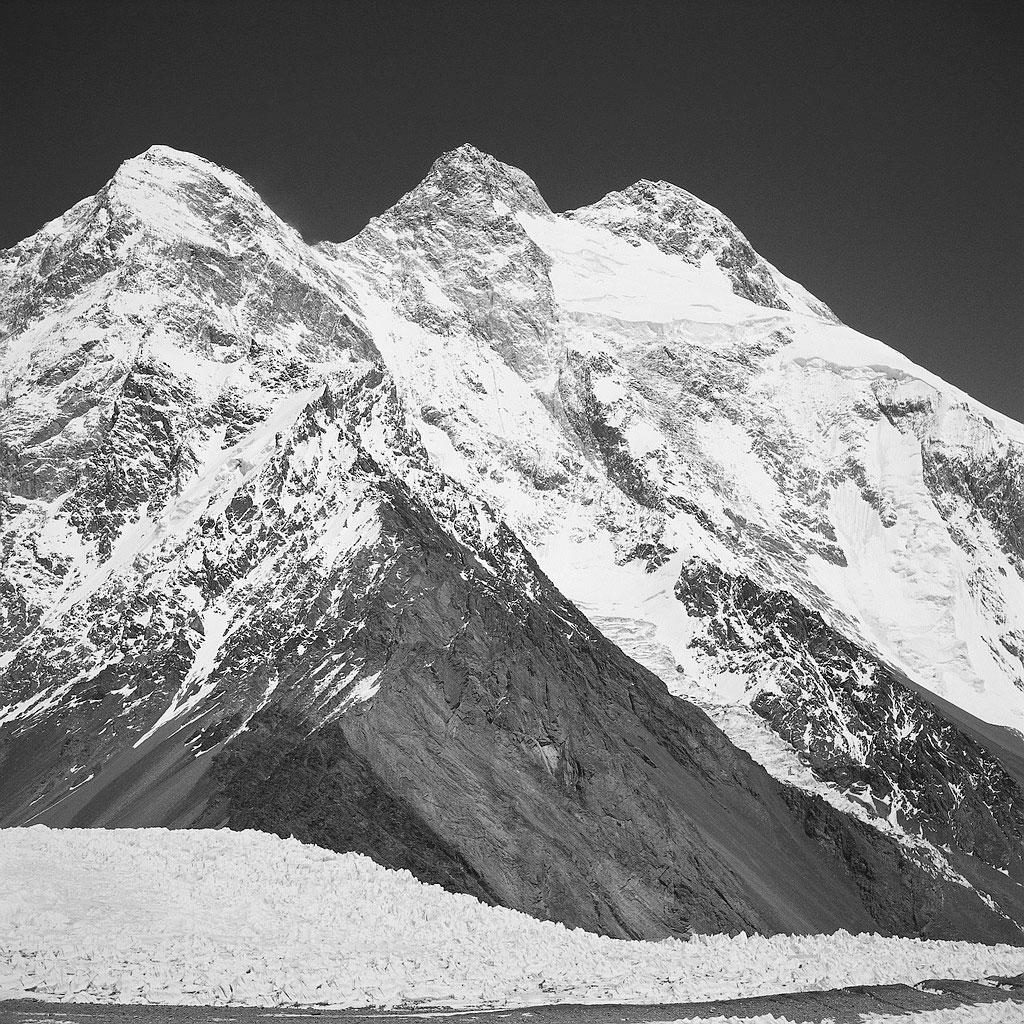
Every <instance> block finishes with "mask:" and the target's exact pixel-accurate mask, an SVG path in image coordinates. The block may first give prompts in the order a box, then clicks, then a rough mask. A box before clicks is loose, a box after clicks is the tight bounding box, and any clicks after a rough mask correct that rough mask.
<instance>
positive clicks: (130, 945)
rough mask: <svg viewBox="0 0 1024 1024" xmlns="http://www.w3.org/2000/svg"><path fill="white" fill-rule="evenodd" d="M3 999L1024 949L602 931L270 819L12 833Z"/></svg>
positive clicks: (443, 982)
mask: <svg viewBox="0 0 1024 1024" xmlns="http://www.w3.org/2000/svg"><path fill="white" fill-rule="evenodd" d="M0 936H2V937H3V938H2V945H0V998H2V997H4V996H6V997H20V996H24V995H29V996H34V997H36V998H42V999H51V1000H69V1001H70V1000H73V1001H77V1002H121V1003H145V1002H154V1003H191V1004H217V1005H223V1004H236V1005H265V1006H279V1005H313V1004H327V1005H336V1006H350V1007H356V1006H385V1007H386V1006H397V1005H409V1004H416V1003H421V1004H433V1005H442V1006H450V1007H469V1006H516V1005H528V1004H535V1003H548V1002H560V1001H575V1002H586V1003H594V1002H670V1001H691V1000H706V999H723V998H734V997H739V996H750V995H757V994H767V993H772V992H784V991H803V990H818V989H828V988H835V987H841V986H846V985H854V984H886V983H893V982H904V983H908V984H915V983H917V982H920V981H922V980H925V979H928V978H935V977H942V978H957V979H965V980H969V979H980V978H984V977H987V976H991V975H1003V976H1005V975H1013V974H1016V973H1020V972H1021V971H1022V970H1024V950H1021V949H1018V948H1014V947H1010V946H982V945H975V944H971V943H963V942H925V941H920V940H910V939H890V938H882V937H879V936H876V935H859V936H852V935H849V934H846V933H844V932H839V933H837V934H835V935H830V936H820V935H819V936H775V937H772V938H765V937H761V936H746V935H739V936H736V937H733V938H730V937H729V936H724V935H714V936H697V937H694V938H693V939H691V940H690V941H680V940H675V939H669V940H665V941H662V942H630V941H622V940H615V939H609V938H604V937H601V936H598V935H594V934H591V933H588V932H584V931H580V930H570V929H567V928H565V927H564V926H562V925H559V924H554V923H550V922H544V921H538V920H535V919H533V918H530V917H528V916H527V915H525V914H521V913H518V912H516V911H511V910H506V909H502V908H496V907H489V906H486V905H484V904H482V903H480V902H478V901H477V900H475V899H473V898H472V897H469V896H463V895H455V894H452V893H448V892H445V891H444V890H442V889H441V888H439V887H437V886H430V885H424V884H423V883H421V882H418V881H416V880H415V879H414V878H413V877H412V876H411V875H410V874H408V872H404V871H389V870H387V869H385V868H382V867H380V866H378V865H376V864H374V863H373V862H372V861H370V860H369V859H367V858H366V857H363V856H360V855H357V854H337V853H331V852H329V851H326V850H322V849H318V848H316V847H312V846H306V845H303V844H301V843H299V842H297V841H295V840H293V839H280V838H277V837H275V836H270V835H265V834H262V833H257V832H241V833H238V832H230V831H203V830H195V831H168V830H164V829H141V830H137V829H117V830H80V829H71V830H50V829H46V828H44V827H42V826H35V827H32V828H27V829H7V830H4V831H2V832H0Z"/></svg>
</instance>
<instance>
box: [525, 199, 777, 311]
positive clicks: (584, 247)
mask: <svg viewBox="0 0 1024 1024" xmlns="http://www.w3.org/2000/svg"><path fill="white" fill-rule="evenodd" d="M518 220H519V223H520V224H522V226H523V228H524V229H525V231H526V233H527V234H528V235H529V237H530V239H531V240H532V241H533V242H535V243H536V244H537V245H538V246H539V247H540V248H541V249H542V250H543V251H544V252H545V253H546V254H547V255H548V256H550V257H551V258H552V259H553V261H554V265H553V267H552V269H551V283H552V285H553V286H554V289H555V296H556V298H557V299H558V301H559V302H560V303H561V304H562V305H563V306H565V308H566V309H570V310H574V311H577V312H581V313H590V314H595V313H597V314H602V315H604V316H610V317H615V318H616V319H619V320H625V321H658V322H668V321H672V320H683V319H687V320H698V321H709V322H717V321H725V320H732V319H742V318H743V317H745V316H750V315H751V314H753V313H755V312H758V311H759V310H758V307H756V306H754V304H753V303H751V302H749V301H747V300H746V299H743V298H741V297H740V296H738V295H736V294H735V293H734V292H733V290H732V284H731V282H730V281H729V278H728V277H727V276H726V275H725V274H724V273H723V272H722V271H721V270H720V269H719V268H718V266H717V265H716V264H715V262H714V260H713V259H712V258H708V259H706V260H704V261H703V262H702V263H701V264H700V265H698V266H694V265H693V264H692V263H689V262H687V261H686V260H684V259H682V258H681V257H678V256H667V255H665V254H664V253H663V252H661V251H660V250H659V249H657V248H655V247H654V246H653V245H651V244H650V243H647V242H641V243H640V245H639V246H633V245H630V244H629V242H627V241H624V240H623V239H620V238H617V237H616V236H615V235H613V234H612V233H611V232H610V231H606V230H604V229H602V228H593V227H589V226H587V225H583V224H577V223H575V222H573V221H570V220H566V219H564V218H560V217H539V216H536V215H534V214H528V213H520V214H519V215H518ZM761 312H763V311H761Z"/></svg>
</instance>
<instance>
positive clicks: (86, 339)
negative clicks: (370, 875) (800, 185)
mask: <svg viewBox="0 0 1024 1024" xmlns="http://www.w3.org/2000/svg"><path fill="white" fill-rule="evenodd" d="M0 366H2V371H0V373H2V377H0V387H2V395H0V401H2V402H3V410H4V414H3V416H2V418H0V465H2V469H3V488H2V490H0V502H2V504H0V550H2V552H3V570H2V575H0V638H2V639H0V644H2V647H0V650H2V651H3V653H2V655H0V824H6V825H16V824H29V823H32V822H37V821H38V822H45V823H48V824H54V825H106V826H109V825H173V826H179V827H187V826H229V827H232V828H246V827H255V828H260V829H263V830H265V831H269V832H276V833H278V834H282V835H289V834H294V835H295V836H297V837H298V838H301V839H303V840H305V841H308V842H314V843H317V844H319V845H321V846H325V847H328V848H331V849H334V850H340V851H348V850H355V851H358V852H361V853H365V854H368V855H370V856H371V857H373V858H374V860H376V861H378V862H379V863H381V864H383V865H385V866H387V867H404V868H408V869H409V870H411V871H412V872H413V873H414V874H415V875H417V877H419V878H421V879H423V880H425V881H430V882H440V883H441V884H443V885H445V886H446V887H447V888H449V889H452V890H457V891H463V892H468V893H471V894H473V895H474V896H477V897H479V898H481V899H484V900H485V901H487V902H491V903H494V904H499V905H504V906H509V907H513V908H515V909H518V910H524V911H526V912H528V913H530V914H533V915H534V916H537V917H541V918H547V919H553V920H558V921H562V922H565V923H567V924H570V925H578V926H582V927H585V928H588V929H591V930H596V931H601V932H604V933H605V934H609V935H618V936H634V937H635V936H643V937H660V936H663V935H668V934H672V935H684V934H688V933H689V932H691V931H701V932H707V931H730V932H737V931H739V930H753V931H761V932H765V933H774V932H780V931H797V932H806V931H832V930H835V929H837V928H847V929H848V930H852V931H881V932H885V933H893V934H906V935H926V936H931V937H949V936H958V937H964V938H975V939H985V940H995V939H998V940H1004V941H1013V942H1020V941H1021V927H1022V926H1024V898H1022V895H1024V890H1022V889H1021V883H1022V882H1024V863H1022V860H1021V849H1022V847H1021V841H1022V837H1024V799H1022V793H1021V781H1022V779H1024V745H1022V739H1021V728H1022V716H1024V681H1022V675H1024V664H1022V660H1021V659H1022V656H1024V504H1022V475H1024V469H1022V467H1024V428H1022V427H1021V426H1020V425H1019V424H1015V423H1013V422H1011V421H1008V420H1006V419H1005V418H1003V417H1000V416H998V415H997V414H996V413H993V412H991V411H989V410H986V409H984V408H983V407H982V406H980V405H978V404H977V403H976V402H973V401H972V400H971V399H969V398H968V397H967V396H965V395H963V394H961V393H960V392H958V391H956V390H955V389H954V388H952V387H950V386H949V385H947V384H945V383H943V382H942V381H940V380H938V379H937V378H935V377H934V376H932V375H931V374H929V373H927V372H926V371H924V370H922V369H919V368H917V367H915V366H914V365H913V364H911V363H910V362H909V361H907V360H906V359H904V358H903V357H902V356H900V355H898V354H897V353H896V352H894V351H893V350H891V349H889V348H887V347H886V346H884V345H882V344H881V343H879V342H876V341H873V340H871V339H868V338H865V337H863V336H862V335H859V334H857V333H856V332H855V331H853V330H851V329H849V328H847V327H845V326H843V325H842V324H840V323H839V322H838V320H837V318H836V317H835V316H834V314H832V313H831V311H829V310H828V308H827V307H825V306H824V305H823V304H822V303H820V302H819V301H818V300H816V299H815V298H813V297H812V296H810V295H809V294H808V293H807V292H806V291H804V290H803V289H802V288H801V287H800V286H799V285H797V284H795V283H794V282H792V281H790V280H788V279H787V278H786V277H784V276H783V275H782V274H781V273H780V272H779V271H778V270H776V269H775V268H774V267H772V266H771V265H770V264H769V263H767V262H766V261H765V260H764V259H763V258H762V257H760V256H759V255H758V254H757V253H756V252H755V251H754V250H753V249H752V247H751V246H750V244H749V242H748V241H747V240H746V239H745V238H744V237H743V235H742V234H741V233H740V231H739V230H738V229H737V228H736V227H735V225H733V224H732V223H731V222H730V221H729V220H728V219H727V218H725V217H724V216H723V215H722V214H721V213H719V212H718V211H717V210H714V209H712V208H711V207H708V206H707V205H706V204H704V203H702V202H700V200H698V199H696V198H695V197H694V196H692V195H690V194H689V193H687V192H684V191H683V190H682V189H679V188H676V187H675V186H672V185H668V184H666V183H664V182H657V183H652V182H640V183H638V184H637V185H635V186H632V187H631V188H628V189H626V190H624V191H623V192H617V193H612V194H611V195H609V196H607V197H605V199H603V200H601V201H600V202H598V203H596V204H594V205H593V206H591V207H588V208H585V209H582V210H575V211H571V212H569V213H566V214H561V215H556V214H554V213H552V212H551V211H550V210H549V209H548V207H547V205H546V204H545V202H544V200H543V199H542V198H541V196H540V194H539V192H538V191H537V189H536V186H535V185H534V183H533V182H532V181H531V180H530V179H529V178H528V177H527V176H526V175H525V174H524V173H523V172H521V171H519V170H516V169H514V168H511V167H508V166H506V165H504V164H501V163H500V162H499V161H497V160H495V159H493V158H492V157H489V156H487V155H485V154H483V153H481V152H479V151H478V150H476V149H474V148H473V147H470V146H464V147H462V148H460V149H458V150H455V151H454V152H451V153H447V154H445V155H444V156H442V157H441V158H440V159H439V160H438V161H437V162H436V163H435V164H434V166H433V167H432V168H431V170H430V172H429V174H428V175H427V177H426V178H425V179H424V181H423V182H422V183H421V184H420V185H419V186H417V188H415V189H414V190H413V191H412V192H410V193H409V194H408V195H407V196H405V197H403V198H402V199H401V200H400V201H399V202H398V203H397V204H396V205H395V206H394V207H392V208H391V209H390V210H388V211H387V212H386V213H384V214H383V215H382V216H380V217H378V218H376V219H374V220H373V221H371V223H370V224H369V225H367V227H366V228H365V229H364V230H363V231H362V232H361V233H360V234H358V235H357V236H356V237H355V238H353V239H351V240H349V241H348V242H345V243H342V244H331V243H323V244H320V245H316V246H311V245H308V244H306V243H305V242H304V240H303V239H302V238H301V237H300V236H299V235H298V233H296V232H295V231H294V230H293V229H291V228H290V227H288V226H287V225H286V224H284V223H283V222H282V221H281V220H280V219H279V218H277V217H276V216H275V215H274V214H273V213H272V212H271V211H270V210H269V209H268V208H267V207H266V206H265V205H264V204H263V202H262V201H261V200H260V198H259V196H258V195H257V194H256V193H255V192H254V191H253V190H252V189H251V188H250V187H249V186H248V185H246V183H245V182H243V181H242V180H241V179H240V178H238V177H237V176H235V175H233V174H232V173H230V172H229V171H226V170H224V169H222V168H219V167H217V166H215V165H213V164H210V163H209V162H207V161H205V160H202V159H200V158H198V157H194V156H191V155H189V154H185V153H180V152H177V151H174V150H171V149H168V148H166V147H154V148H153V149H151V150H149V151H147V152H146V153H144V154H142V155H141V156H139V157H137V158H135V159H133V160H129V161H128V162H126V163H125V164H124V165H122V167H121V168H119V169H118V171H117V173H116V174H115V175H114V177H113V178H112V179H111V181H110V182H109V183H108V184H107V185H106V186H104V188H103V189H101V190H100V192H99V193H98V194H97V195H96V196H95V197H92V198H90V199H86V200H84V201H83V202H81V203H79V204H78V205H77V206H75V207H74V208H72V209H71V210H70V211H68V213H66V214H65V215H64V216H63V217H60V218H58V219H57V220H55V221H52V222H51V223H49V224H47V225H46V226H44V227H43V228H42V229H41V231H39V232H38V233H37V234H36V235H34V236H32V237H31V238H29V239H27V240H26V241H25V242H23V243H21V245H19V246H16V247H15V248H14V249H11V250H8V251H6V252H4V253H2V254H0Z"/></svg>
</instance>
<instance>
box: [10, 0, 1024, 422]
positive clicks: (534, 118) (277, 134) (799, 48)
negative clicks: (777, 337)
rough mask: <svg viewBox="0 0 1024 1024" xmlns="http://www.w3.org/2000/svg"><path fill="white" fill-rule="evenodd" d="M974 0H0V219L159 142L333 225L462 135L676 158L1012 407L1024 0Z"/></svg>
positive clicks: (1000, 405) (811, 280)
mask: <svg viewBox="0 0 1024 1024" xmlns="http://www.w3.org/2000/svg"><path fill="white" fill-rule="evenodd" d="M1022 7H1024V4H1020V3H1019V2H1006V3H1004V2H1001V0H984V2H982V0H978V2H974V3H971V2H962V3H953V2H952V0H950V2H944V0H926V2H920V3H919V2H917V0H898V2H891V3H884V2H872V0H856V2H854V0H850V2H842V0H810V2H806V3H805V2H797V0H792V2H786V0H777V2H759V0H714V2H711V0H708V2H688V0H675V2H672V3H660V2H649V3H643V2H637V0H620V2H617V3H614V4H611V3H608V4H605V3H600V2H590V3H584V2H576V0H548V2H544V3H539V2H538V3H535V2H532V0H504V2H502V3H492V2H488V0H468V2H446V3H443V2H430V0H418V2H411V0H410V2H406V0H390V2H389V0H378V2H376V3H372V4H369V3H368V4H362V3H345V2H337V0H336V2H330V3H328V2H325V3H316V2H302V0H290V2H288V0H280V2H277V3H263V2H259V0H248V2H244V3H242V2H239V3H228V2H216V0H211V2H205V3H204V2H193V3H189V2H187V0H166V2H161V3H148V2H145V0H135V2H131V3H118V2H116V0H106V2H104V3H100V4H93V3H90V2H86V0H75V2H67V3H58V2H48V0H33V2H22V0H5V2H4V3H3V4H0V246H6V245H10V244H13V243H14V242H16V241H18V240H20V239H21V238H23V237H24V236H26V235H28V234H30V233H31V232H32V231H34V230H35V229H36V228H38V227H39V226H40V225H41V224H42V223H43V222H45V221H46V220H48V219H50V218H52V217H54V216H56V215H58V214H60V213H62V212H63V211H64V210H65V209H66V208H67V207H69V206H70V205H71V204H72V203H74V202H76V201H77V200H78V199H81V198H83V197H84V196H86V195H90V194H92V193H93V192H95V191H96V190H97V189H98V188H99V187H100V186H101V185H102V184H103V183H104V181H106V180H107V179H108V178H109V177H110V176H111V174H112V173H113V171H114V169H115V168H116V166H117V165H118V164H119V163H120V162H121V161H122V160H124V159H126V158H127V157H129V156H133V155H135V154H136V153H138V152H140V151H142V150H144V149H146V148H147V147H148V146H150V145H152V144H153V143H157V142H160V143H164V144H167V145H171V146H175V147H178V148H180V149H187V150H191V151H193V152H196V153H199V154H201V155H203V156H206V157H209V158H211V159H213V160H216V161H217V162H218V163H221V164H224V165H226V166H228V167H230V168H232V169H233V170H235V171H237V172H238V173H240V174H241V175H242V176H243V177H245V178H247V179H248V180H249V181H250V182H251V183H252V184H253V185H254V186H255V187H256V188H257V189H258V190H259V191H260V192H261V194H262V195H263V197H264V199H266V200H267V202H268V203H269V204H270V205H271V206H272V207H273V208H274V209H275V210H276V211H277V212H278V213H279V214H280V215H281V216H283V217H284V218H285V219H286V220H288V221H289V222H291V223H292V224H294V225H295V226H296V227H298V228H299V229H300V230H301V231H302V232H303V233H304V234H305V235H306V237H307V238H309V239H310V240H315V239H319V238H331V239H336V240H340V239H343V238H347V237H349V236H351V235H352V234H354V233H355V232H356V231H358V230H359V228H360V227H362V225H363V224H364V223H365V222H366V221H367V220H368V219H369V218H370V217H371V216H373V215H374V214H376V213H379V212H380V211H381V210H383V209H384V208H385V207H387V206H388V205H389V204H390V203H392V202H393V201H394V200H395V199H396V198H397V197H398V196H399V195H401V194H402V193H403V192H405V191H406V190H408V189H409V188H411V187H412V186H413V185H415V184H416V182H417V181H419V180H420V179H421V178H422V177H423V175H424V174H425V173H426V171H427V168H428V167H429V165H430V163H431V162H432V161H433V160H434V158H435V157H436V156H437V155H438V154H440V153H441V152H442V151H443V150H445V149H450V148H452V147H454V146H456V145H459V144H460V143H462V142H465V141H471V142H473V143H474V144H475V145H477V146H479V147H480V148H481V149H484V150H487V151H488V152H491V153H493V154H494V155H495V156H497V157H499V158H500V159H502V160H505V161H507V162H509V163H512V164H515V165H517V166H519V167H522V168H523V169H524V170H526V171H527V172H528V173H529V174H530V175H531V176H532V177H533V178H534V180H535V181H536V182H537V184H538V185H539V187H540V190H541V192H542V193H543V195H544V196H545V198H546V199H547V200H548V202H549V204H550V205H551V206H552V207H553V208H554V209H556V210H560V209H566V208H569V207H573V206H580V205H584V204H586V203H589V202H593V201H594V200H596V199H598V198H599V197H600V196H602V195H604V194H605V193H606V192H608V191H610V190H612V189H617V188H622V187H624V186H626V185H628V184H630V183H632V182H633V181H635V180H637V179H638V178H655V179H656V178H664V179H667V180H669V181H673V182H675V183H676V184H679V185H682V186H683V187H684V188H687V189H689V190H690V191H692V192H694V193H696V194H697V195H698V196H700V197H701V198H703V199H705V200H707V201H708V202H710V203H712V204H714V205H715V206H717V207H719V208H720V209H722V210H723V211H724V212H725V213H726V214H728V215H729V216H730V217H732V219H733V220H734V221H736V223H737V224H738V225H739V226H740V228H741V229H742V230H743V231H744V232H745V233H746V234H747V236H748V237H749V238H750V239H751V241H752V242H753V244H754V246H755V248H757V249H758V250H759V251H760V252H761V253H762V254H763V255H764V256H765V257H767V258H768V259H769V260H771V261H772V262H773V263H775V264H776V265H777V266H778V267H779V268H780V269H781V270H782V271H783V272H784V273H786V274H788V275H789V276H790V277H793V278H795V279H797V280H798V281H800V282H801V283H802V284H804V285H806V286H807V287H808V288H809V289H810V290H811V291H812V292H814V293H815V294H816V295H818V296H819V297H820V298H822V299H824V300H825V301H826V302H828V303H829V304H830V305H831V306H832V307H833V308H834V309H835V310H836V312H837V313H838V314H839V315H840V317H842V319H843V320H845V321H846V322H847V323H849V324H850V325H851V326H854V327H856V328H858V329H859V330H862V331H864V332H866V333H868V334H872V335H874V336H876V337H879V338H881V339H883V340H885V341H887V342H888V343H889V344H891V345H894V346H895V347H896V348H899V349H901V350H902V351H903V352H905V353H906V354H907V355H909V356H910V357H911V358H912V359H914V360H916V361H917V362H919V363H922V364H923V365H925V366H927V367H929V368H930V369H932V370H934V371H936V372H937V373H939V374H940V375H941V376H943V377H945V378H946V379H947V380H949V381H951V382H953V383H955V384H957V385H959V386H961V387H963V388H964V389H965V390H967V391H969V392H971V393H972V394H974V395H975V396H976V397H977V398H979V399H981V400H982V401H984V402H986V403H988V404H989V405H992V406H994V407H996V408H997V409H1000V410H1002V411H1004V412H1007V413H1009V414H1011V415H1013V416H1014V417H1015V418H1017V419H1024V338H1022V331H1021V326H1022V322H1024V208H1022V200H1021V189H1022V184H1024V173H1022V168H1024V127H1022V125H1024V70H1022V69H1024V52H1022V45H1021V44H1022V40H1024V18H1022V15H1021V13H1020V12H1021V8H1022Z"/></svg>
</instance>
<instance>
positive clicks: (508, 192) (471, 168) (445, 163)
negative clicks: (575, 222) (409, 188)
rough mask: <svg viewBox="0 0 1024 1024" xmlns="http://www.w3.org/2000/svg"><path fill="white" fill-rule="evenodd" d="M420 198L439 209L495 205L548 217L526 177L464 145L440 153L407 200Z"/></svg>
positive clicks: (544, 204)
mask: <svg viewBox="0 0 1024 1024" xmlns="http://www.w3.org/2000/svg"><path fill="white" fill-rule="evenodd" d="M424 194H425V196H426V197H427V198H429V200H430V201H431V202H432V203H434V204H436V205H441V206H449V205H452V204H459V205H466V204H469V205H473V206H476V205H480V204H481V203H484V204H487V205H492V204H493V203H494V202H495V201H497V202H499V203H502V204H504V205H505V206H507V207H508V208H509V209H510V210H523V211H526V212H529V213H538V214H542V215H546V214H550V213H551V210H550V208H549V207H548V205H547V203H545V202H544V199H543V198H542V197H541V194H540V192H539V191H538V190H537V186H536V185H535V184H534V182H533V179H532V178H530V176H529V175H528V174H526V173H524V172H523V171H521V170H519V168H518V167H512V166H511V165H510V164H506V163H502V162H501V161H500V160H498V159H496V158H495V157H493V156H491V155H490V154H489V153H484V152H483V151H482V150H480V149H477V148H476V146H473V145H471V144H470V143H468V142H467V143H464V144H463V145H461V146H459V147H458V148H457V149H452V150H448V152H446V153H442V154H441V156H439V157H438V158H437V159H436V160H435V161H434V163H433V164H432V165H431V168H430V171H429V172H428V174H427V176H426V177H425V178H424V179H423V181H422V182H421V183H420V184H419V186H417V188H416V189H414V190H413V192H411V193H410V196H417V195H424Z"/></svg>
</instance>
